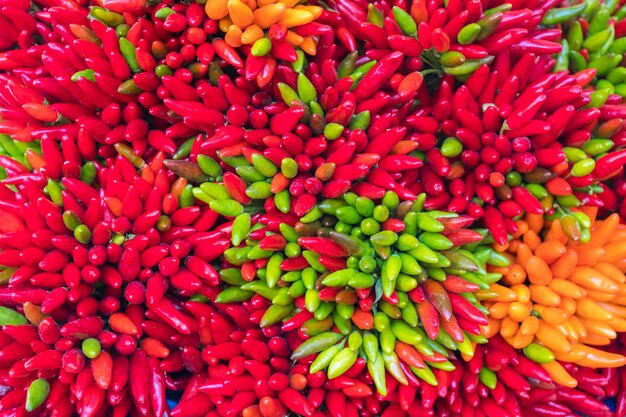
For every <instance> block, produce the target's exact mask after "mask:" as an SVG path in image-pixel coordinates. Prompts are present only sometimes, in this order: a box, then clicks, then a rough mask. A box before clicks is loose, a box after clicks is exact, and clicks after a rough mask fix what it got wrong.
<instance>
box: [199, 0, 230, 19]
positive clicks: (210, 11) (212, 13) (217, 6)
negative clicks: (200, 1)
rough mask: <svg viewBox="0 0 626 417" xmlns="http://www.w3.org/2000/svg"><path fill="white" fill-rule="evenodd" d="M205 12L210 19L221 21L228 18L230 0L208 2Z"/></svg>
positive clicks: (210, 0) (209, 0) (211, 0)
mask: <svg viewBox="0 0 626 417" xmlns="http://www.w3.org/2000/svg"><path fill="white" fill-rule="evenodd" d="M204 10H205V12H206V14H207V16H209V18H211V19H213V20H220V19H222V18H223V17H226V16H228V0H208V1H207V2H206V4H205V5H204Z"/></svg>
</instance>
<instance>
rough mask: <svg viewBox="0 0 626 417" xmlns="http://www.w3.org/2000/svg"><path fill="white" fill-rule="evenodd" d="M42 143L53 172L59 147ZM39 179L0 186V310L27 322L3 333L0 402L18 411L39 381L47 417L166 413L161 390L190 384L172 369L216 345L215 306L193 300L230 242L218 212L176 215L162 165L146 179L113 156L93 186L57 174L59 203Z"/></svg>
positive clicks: (207, 287)
mask: <svg viewBox="0 0 626 417" xmlns="http://www.w3.org/2000/svg"><path fill="white" fill-rule="evenodd" d="M45 143H46V139H44V140H43V141H42V146H44V147H45V149H48V152H49V153H48V158H49V159H48V161H52V159H50V158H51V155H54V156H55V157H57V156H58V161H59V164H58V165H53V166H56V167H59V168H60V166H61V163H60V162H62V161H63V159H64V158H63V156H62V153H61V150H60V149H59V147H58V145H57V144H56V143H55V142H51V143H50V144H48V145H45ZM69 143H70V144H71V143H73V142H69ZM71 149H72V148H71V145H68V144H67V143H64V146H63V152H64V155H65V158H66V162H69V163H76V161H74V160H72V159H71V158H70V156H71V155H72V152H70V151H71ZM161 156H163V155H162V154H161ZM16 167H19V164H17V163H16ZM22 168H24V167H22ZM24 169H25V168H24ZM46 174H47V175H50V176H51V177H50V178H49V179H48V182H46V179H45V178H44V177H43V176H41V175H37V174H35V175H32V174H19V173H18V174H17V175H15V176H13V175H12V176H11V177H10V178H9V180H7V181H5V182H4V184H3V185H2V187H1V192H2V203H1V208H2V213H3V230H4V232H5V233H3V234H2V246H3V251H2V252H0V262H1V263H2V264H3V265H5V266H6V267H8V268H11V269H10V271H11V272H12V275H11V276H10V277H7V283H6V285H5V286H3V288H2V291H1V293H0V294H1V295H0V297H1V300H2V301H1V304H2V305H4V306H11V307H13V306H19V307H20V310H21V311H23V313H24V315H25V316H26V318H27V319H28V321H30V324H26V323H25V322H15V323H14V324H16V326H6V327H4V331H3V332H2V349H1V350H0V356H1V357H2V370H1V373H2V375H3V383H4V385H6V386H7V387H9V388H10V389H12V391H10V392H9V394H7V395H5V396H4V397H3V398H2V399H1V400H0V406H1V407H2V408H3V409H4V410H13V412H17V413H18V415H23V413H24V412H25V411H24V402H25V398H26V396H27V392H26V388H28V384H29V383H30V382H31V380H32V378H33V377H37V378H50V380H51V381H54V382H53V383H52V386H51V388H50V390H51V391H50V395H49V396H48V398H47V401H46V408H47V409H48V410H49V412H51V413H52V414H51V415H58V416H70V415H73V413H74V412H75V410H78V412H80V414H81V415H84V416H95V415H101V414H102V413H104V412H105V410H107V409H108V407H109V406H110V407H112V412H113V415H119V416H125V415H127V413H128V412H129V411H131V410H133V412H138V413H139V414H140V415H148V414H150V415H162V414H163V412H164V410H165V407H166V403H165V389H166V387H167V388H170V389H178V388H179V387H180V384H181V383H183V382H184V381H185V380H184V379H182V380H180V379H178V378H177V377H175V375H176V373H178V372H181V371H186V372H199V371H201V370H202V369H204V368H205V363H204V362H203V360H202V356H201V353H200V350H201V348H202V346H204V345H206V344H209V343H212V342H213V341H214V339H213V337H212V336H211V335H212V333H209V330H208V329H206V330H205V329H203V327H204V326H208V325H209V316H210V313H211V311H212V309H211V308H210V307H208V306H206V305H204V304H200V303H198V302H194V301H191V300H193V299H194V296H195V297H200V298H203V297H204V298H206V297H207V296H209V297H211V298H214V297H215V295H216V289H215V286H216V285H217V284H218V282H219V276H218V274H217V272H216V271H215V269H214V268H213V266H211V265H210V264H209V262H211V261H212V260H213V259H215V258H216V257H218V256H219V255H220V253H221V252H222V251H223V250H224V249H225V248H226V247H228V246H230V241H229V240H224V239H223V238H222V237H223V234H224V233H225V231H224V230H222V228H214V225H215V222H216V220H217V218H218V215H217V213H215V212H213V211H212V210H209V209H208V207H204V208H200V207H198V206H189V207H179V205H178V199H177V198H176V197H175V196H174V195H173V194H171V193H170V191H172V190H174V192H176V191H175V189H176V186H175V185H173V182H175V181H174V180H175V179H176V176H175V175H173V174H172V173H171V172H169V171H167V170H166V168H164V166H163V164H162V158H161V159H159V158H158V157H157V158H155V159H153V161H152V162H151V164H150V165H143V169H142V170H141V175H139V174H138V173H137V169H136V167H134V166H133V165H132V164H131V163H130V162H129V161H128V160H127V159H126V158H124V157H122V156H118V158H117V159H116V161H115V163H114V164H112V167H111V168H104V167H101V166H98V167H97V172H96V178H94V179H93V182H92V183H86V182H84V181H81V180H80V179H79V178H76V177H71V176H64V177H62V178H57V179H60V183H61V184H62V185H63V188H64V189H63V191H62V192H61V194H60V196H59V197H60V201H54V202H53V200H55V199H54V198H52V199H48V198H47V196H46V195H45V194H44V191H43V188H44V186H46V185H47V192H49V193H50V189H51V187H53V186H57V187H58V185H56V183H55V182H54V180H53V179H52V178H54V173H53V172H52V171H51V170H50V169H48V170H47V171H46ZM179 182H180V181H179ZM13 184H15V187H16V188H17V191H16V192H15V191H13V190H11V189H10V188H9V186H12V185H13ZM52 195H54V193H52ZM61 207H62V208H61ZM7 228H10V229H11V230H10V231H9V230H7ZM240 308H241V307H240ZM207 310H208V313H207ZM226 311H227V312H228V313H231V311H234V312H238V310H237V306H231V307H228V308H226ZM232 314H235V313H232ZM248 319H249V316H248V315H245V316H244V317H242V320H239V322H246V321H248ZM86 339H93V340H95V341H96V342H94V343H96V345H98V347H97V349H98V350H100V349H101V350H102V351H101V352H100V353H99V355H97V358H94V359H91V360H89V358H90V356H89V355H90V352H89V350H90V349H89V348H88V347H85V343H86V342H85V340H86ZM81 344H82V352H81ZM166 372H167V373H168V374H169V376H168V377H166V376H165V373H166ZM172 375H174V376H172Z"/></svg>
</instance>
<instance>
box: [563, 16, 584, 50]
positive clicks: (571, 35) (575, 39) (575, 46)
mask: <svg viewBox="0 0 626 417" xmlns="http://www.w3.org/2000/svg"><path fill="white" fill-rule="evenodd" d="M567 42H568V44H569V47H570V49H571V50H572V51H580V48H581V47H582V44H583V28H582V26H581V25H580V22H579V21H578V20H574V21H573V22H572V23H571V24H570V27H569V32H568V34H567Z"/></svg>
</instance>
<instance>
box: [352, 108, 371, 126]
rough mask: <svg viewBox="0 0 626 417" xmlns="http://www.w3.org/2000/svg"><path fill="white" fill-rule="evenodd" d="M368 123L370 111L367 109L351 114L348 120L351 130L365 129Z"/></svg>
mask: <svg viewBox="0 0 626 417" xmlns="http://www.w3.org/2000/svg"><path fill="white" fill-rule="evenodd" d="M369 125H370V112H369V110H365V111H362V112H361V113H359V114H355V115H354V116H352V119H351V120H350V129H351V130H367V128H368V127H369Z"/></svg>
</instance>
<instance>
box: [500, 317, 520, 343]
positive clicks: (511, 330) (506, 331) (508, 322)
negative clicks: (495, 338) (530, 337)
mask: <svg viewBox="0 0 626 417" xmlns="http://www.w3.org/2000/svg"><path fill="white" fill-rule="evenodd" d="M518 330H519V323H518V322H516V321H515V320H513V319H512V318H511V317H508V316H507V317H505V318H503V319H502V323H500V334H501V335H502V337H505V338H506V337H513V336H514V335H515V333H517V331H518Z"/></svg>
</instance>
